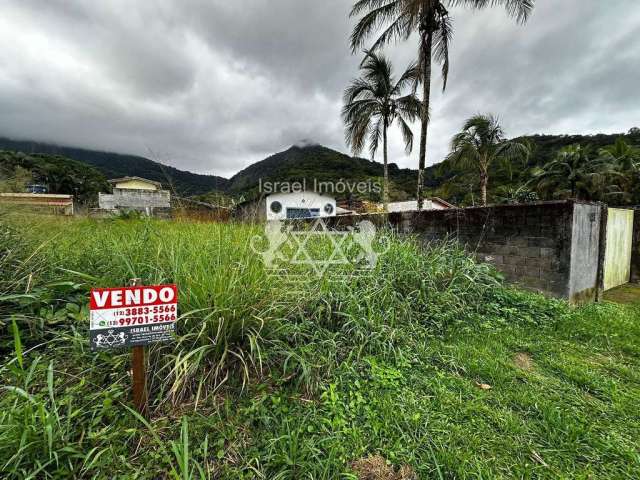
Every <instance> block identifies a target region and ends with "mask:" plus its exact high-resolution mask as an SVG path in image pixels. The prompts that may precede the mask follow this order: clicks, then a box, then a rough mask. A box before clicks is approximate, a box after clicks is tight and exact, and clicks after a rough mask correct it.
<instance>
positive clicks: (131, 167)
mask: <svg viewBox="0 0 640 480" xmlns="http://www.w3.org/2000/svg"><path fill="white" fill-rule="evenodd" d="M0 150H13V151H19V152H24V153H45V154H50V155H61V156H64V157H67V158H70V159H72V160H77V161H80V162H84V163H88V164H89V165H93V166H95V167H96V168H97V169H98V170H100V171H101V172H102V173H103V174H104V175H105V176H106V177H107V178H118V177H124V176H127V175H129V176H137V177H142V178H148V179H149V180H155V181H157V182H160V183H162V184H163V185H164V186H165V188H170V189H172V190H175V191H176V192H178V193H180V194H181V195H197V194H201V193H206V192H209V191H211V190H225V189H226V188H227V184H228V180H227V179H226V178H223V177H217V176H214V175H200V174H197V173H191V172H187V171H184V170H178V169H177V168H174V167H170V166H168V165H163V164H161V163H158V162H155V161H153V160H149V159H148V158H144V157H138V156H135V155H121V154H119V153H113V152H100V151H96V150H86V149H83V148H74V147H64V146H59V145H53V144H49V143H39V142H32V141H18V140H10V139H8V138H0Z"/></svg>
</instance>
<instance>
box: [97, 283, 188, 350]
mask: <svg viewBox="0 0 640 480" xmlns="http://www.w3.org/2000/svg"><path fill="white" fill-rule="evenodd" d="M90 295H91V296H90V299H89V308H90V322H91V323H90V327H89V330H90V337H91V347H92V348H93V349H94V350H98V349H104V348H115V347H126V346H135V345H148V344H149V343H154V342H161V341H167V340H170V339H171V338H172V333H173V331H174V330H175V322H176V320H177V318H178V288H177V286H176V285H145V286H136V287H119V288H92V289H91V293H90Z"/></svg>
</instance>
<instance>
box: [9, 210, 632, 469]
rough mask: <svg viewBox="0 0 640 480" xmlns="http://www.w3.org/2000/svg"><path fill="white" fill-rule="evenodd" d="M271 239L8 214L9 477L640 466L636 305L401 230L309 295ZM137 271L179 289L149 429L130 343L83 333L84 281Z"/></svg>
mask: <svg viewBox="0 0 640 480" xmlns="http://www.w3.org/2000/svg"><path fill="white" fill-rule="evenodd" d="M257 233H259V230H258V229H256V228H254V227H249V226H240V225H231V224H196V223H186V222H180V223H172V222H162V221H142V220H132V221H123V220H115V221H90V220H74V219H61V218H45V217H16V216H12V215H5V216H4V217H2V218H1V219H0V322H2V325H1V326H0V328H2V330H1V331H0V354H1V355H2V364H1V366H0V385H1V386H0V472H1V474H2V477H3V478H70V477H71V478H73V477H76V478H165V477H169V478H181V479H186V478H229V479H236V478H247V479H248V478H267V479H281V478H282V479H284V478H291V479H299V478H314V479H335V478H355V473H354V471H353V470H352V469H351V468H350V465H351V463H352V462H353V461H355V460H358V459H361V458H364V457H368V456H372V455H380V456H382V457H384V458H385V459H386V460H387V461H388V462H389V464H390V465H391V466H393V467H395V468H396V469H398V468H400V467H401V466H409V467H411V469H412V470H413V471H414V472H415V474H416V475H417V477H418V478H474V479H480V478H485V479H492V478H612V479H618V478H637V477H638V476H640V448H639V446H638V438H640V414H639V413H638V404H639V403H640V402H639V400H640V341H639V340H640V305H637V304H635V305H617V304H613V303H603V304H599V305H591V306H587V307H583V308H580V309H576V310H573V309H571V308H570V307H568V306H567V305H566V304H565V303H564V302H560V301H554V300H548V299H545V298H543V297H540V296H537V295H533V294H530V293H525V292H519V291H516V290H513V289H510V288H507V287H505V286H503V285H502V282H501V280H500V276H499V275H498V274H497V273H496V272H495V271H493V270H492V269H491V268H490V267H489V266H487V265H479V264H476V263H475V262H474V261H473V260H471V259H470V258H469V257H467V256H466V255H465V254H464V252H462V251H460V250H459V249H458V248H456V247H455V246H454V245H448V244H444V245H432V246H430V247H428V248H426V249H425V250H421V249H419V248H418V247H417V246H416V245H415V244H414V243H413V242H412V241H410V240H400V239H394V241H393V242H392V245H391V249H390V251H389V252H388V253H387V254H386V255H384V256H383V257H381V261H380V263H379V265H378V266H377V268H376V269H375V270H374V271H373V272H371V273H370V274H367V275H361V276H352V275H349V274H350V272H349V271H348V270H347V271H341V273H342V274H343V275H341V276H334V275H329V276H327V277H325V278H323V279H322V280H317V281H316V280H315V279H314V278H315V277H309V281H308V282H306V283H303V284H302V285H294V284H292V283H291V282H290V281H288V280H286V279H283V278H274V277H273V276H269V275H268V273H267V272H266V271H265V270H264V268H263V266H262V263H261V261H260V258H259V257H258V256H256V255H255V254H254V253H253V252H252V250H251V248H250V243H249V242H250V239H251V237H252V236H253V235H255V234H257ZM345 274H346V275H345ZM132 277H140V278H142V279H143V282H145V283H149V284H151V283H160V282H174V281H175V282H176V283H178V285H179V289H180V314H181V318H180V320H179V328H178V330H179V335H178V341H177V342H176V343H175V344H167V345H156V346H154V347H153V348H151V349H150V351H149V354H150V372H151V376H150V390H151V394H152V404H151V416H150V418H149V419H148V420H145V419H143V418H141V417H139V416H138V415H137V414H136V413H135V412H133V411H132V410H131V408H130V405H131V401H130V391H129V390H130V381H131V379H130V375H129V373H128V368H129V359H130V356H129V354H128V353H127V352H109V353H100V354H94V353H91V352H90V351H89V344H88V332H87V324H88V321H87V305H86V301H87V291H88V288H90V287H91V286H115V285H121V284H124V283H126V282H127V281H128V279H129V278H132ZM487 385H488V386H490V388H487ZM482 386H484V388H481V387H482Z"/></svg>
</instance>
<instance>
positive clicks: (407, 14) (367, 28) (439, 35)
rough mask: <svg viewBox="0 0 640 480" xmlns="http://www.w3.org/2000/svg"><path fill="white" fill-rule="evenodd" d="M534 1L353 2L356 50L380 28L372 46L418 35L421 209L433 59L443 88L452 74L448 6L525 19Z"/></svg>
mask: <svg viewBox="0 0 640 480" xmlns="http://www.w3.org/2000/svg"><path fill="white" fill-rule="evenodd" d="M534 2H535V0H358V1H356V2H355V4H354V5H353V7H352V9H351V13H350V16H352V17H353V16H359V15H362V18H360V20H359V21H358V23H357V24H356V26H355V27H354V29H353V32H352V34H351V50H352V51H353V53H355V52H357V51H358V50H359V49H360V48H362V46H363V44H364V42H365V40H366V39H367V38H368V37H369V35H371V34H372V33H373V32H374V31H375V30H377V29H379V28H383V31H382V33H381V34H380V36H379V37H378V39H377V40H376V41H375V42H374V44H373V46H372V47H371V49H372V50H375V49H377V48H379V47H381V46H382V45H384V44H387V43H390V42H392V41H397V40H408V39H409V38H410V37H411V35H412V34H414V33H416V34H417V37H418V42H419V43H418V69H419V71H420V83H421V84H422V103H423V108H422V111H421V118H420V123H421V130H420V154H419V158H418V185H417V190H416V195H417V200H418V209H422V201H423V198H422V191H423V183H424V168H425V165H426V155H427V153H426V152H427V130H428V125H429V104H430V100H431V65H432V60H435V61H436V63H439V64H440V65H441V66H442V77H443V86H442V88H443V90H444V89H445V88H446V86H447V78H448V75H449V42H450V41H451V38H452V33H453V29H452V23H451V18H450V17H449V10H448V9H447V7H455V6H463V7H471V8H475V9H482V8H485V7H487V6H495V5H501V6H503V7H505V9H506V11H507V14H509V15H510V16H512V17H515V18H516V20H517V21H518V22H520V23H524V22H526V20H527V19H528V17H529V14H530V13H531V11H532V9H533V4H534ZM416 87H417V85H416Z"/></svg>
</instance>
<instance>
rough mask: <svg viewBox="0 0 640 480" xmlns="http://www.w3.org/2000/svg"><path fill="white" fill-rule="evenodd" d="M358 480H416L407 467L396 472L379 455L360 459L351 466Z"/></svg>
mask: <svg viewBox="0 0 640 480" xmlns="http://www.w3.org/2000/svg"><path fill="white" fill-rule="evenodd" d="M351 468H352V469H353V471H354V472H355V473H356V474H357V475H358V479H359V480H417V479H418V477H417V475H416V472H414V471H413V468H411V467H410V466H409V465H403V466H402V467H400V469H399V470H398V471H396V470H395V468H393V466H392V465H387V461H386V460H385V459H384V457H382V456H381V455H372V456H370V457H366V458H361V459H359V460H356V461H355V462H353V463H352V464H351Z"/></svg>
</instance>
